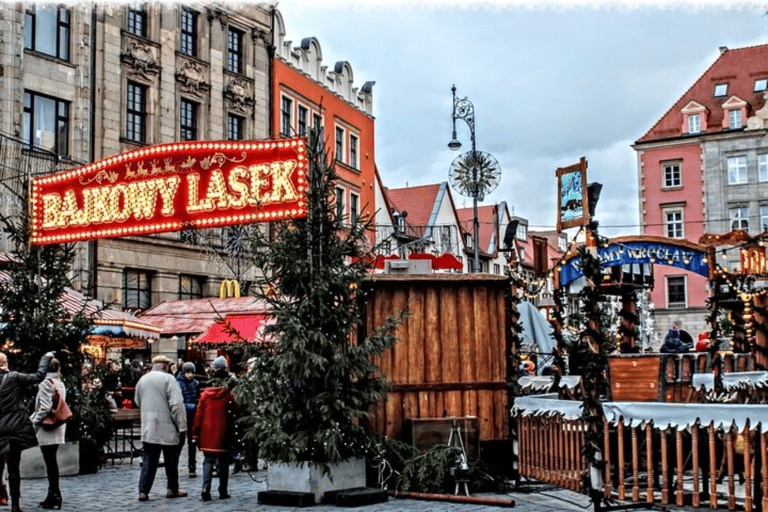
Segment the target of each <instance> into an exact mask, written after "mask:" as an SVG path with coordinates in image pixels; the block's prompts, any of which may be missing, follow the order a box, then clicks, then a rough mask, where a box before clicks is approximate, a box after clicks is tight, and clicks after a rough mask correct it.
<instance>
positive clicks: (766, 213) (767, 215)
mask: <svg viewBox="0 0 768 512" xmlns="http://www.w3.org/2000/svg"><path fill="white" fill-rule="evenodd" d="M760 231H761V232H762V233H765V232H766V231H768V206H761V207H760Z"/></svg>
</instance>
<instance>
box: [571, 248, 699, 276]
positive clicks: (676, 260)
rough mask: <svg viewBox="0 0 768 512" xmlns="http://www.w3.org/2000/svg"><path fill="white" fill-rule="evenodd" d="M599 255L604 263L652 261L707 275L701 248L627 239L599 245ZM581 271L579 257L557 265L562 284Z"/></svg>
mask: <svg viewBox="0 0 768 512" xmlns="http://www.w3.org/2000/svg"><path fill="white" fill-rule="evenodd" d="M598 255H599V257H600V264H601V266H603V267H615V266H617V265H629V264H632V263H635V264H637V263H654V264H657V265H668V266H673V267H677V268H681V269H684V270H688V271H691V272H694V273H696V274H699V275H702V276H705V277H707V276H708V275H709V274H708V267H707V261H706V253H705V252H704V251H702V250H698V249H694V248H692V247H685V246H682V245H676V244H674V243H665V242H657V241H630V240H627V241H622V242H620V243H611V244H609V245H608V246H606V247H601V248H600V249H599V250H598ZM583 275H584V273H583V272H582V268H581V258H580V257H578V256H577V257H575V258H571V259H570V260H567V261H565V262H564V263H563V264H562V265H561V267H560V285H561V286H565V285H567V284H568V283H570V282H572V281H575V280H576V279H578V278H580V277H581V276H583Z"/></svg>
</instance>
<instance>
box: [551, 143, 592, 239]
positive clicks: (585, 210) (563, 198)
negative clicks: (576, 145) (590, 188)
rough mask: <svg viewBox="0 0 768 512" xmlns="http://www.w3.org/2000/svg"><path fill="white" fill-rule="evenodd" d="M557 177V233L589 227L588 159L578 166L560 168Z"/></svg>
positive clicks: (582, 160)
mask: <svg viewBox="0 0 768 512" xmlns="http://www.w3.org/2000/svg"><path fill="white" fill-rule="evenodd" d="M555 175H556V176H557V231H558V232H560V231H562V230H564V229H568V228H572V227H579V226H585V225H587V224H588V223H589V197H588V194H587V159H586V158H584V157H581V160H580V161H579V163H577V164H573V165H569V166H568V167H558V169H557V171H556V172H555ZM571 212H573V213H571Z"/></svg>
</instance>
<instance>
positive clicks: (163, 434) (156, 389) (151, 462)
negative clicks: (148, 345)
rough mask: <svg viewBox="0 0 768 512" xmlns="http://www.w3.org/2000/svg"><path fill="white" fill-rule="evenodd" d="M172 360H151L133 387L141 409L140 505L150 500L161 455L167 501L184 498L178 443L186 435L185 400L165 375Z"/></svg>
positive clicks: (174, 381) (173, 381) (169, 377)
mask: <svg viewBox="0 0 768 512" xmlns="http://www.w3.org/2000/svg"><path fill="white" fill-rule="evenodd" d="M170 366H171V360H170V359H168V358H167V357H165V356H156V357H155V358H154V359H152V370H151V371H150V372H148V373H146V374H145V375H144V376H143V377H141V379H139V382H138V383H137V384H136V394H135V401H136V405H138V406H139V408H140V409H141V444H142V447H143V452H144V455H143V457H142V462H141V475H140V477H139V501H147V500H148V499H149V491H150V490H152V484H153V483H154V481H155V475H156V474H157V467H158V465H159V462H160V453H161V452H162V454H163V461H164V462H165V476H166V478H167V480H168V492H167V493H166V495H165V497H166V498H182V497H184V496H186V495H187V493H186V492H185V491H182V490H181V489H179V441H180V440H182V439H183V437H182V436H184V435H186V431H187V414H186V412H185V409H184V398H183V397H182V396H181V389H180V388H179V385H178V384H177V383H176V379H175V378H174V376H173V375H171V374H170V373H168V370H169V368H170Z"/></svg>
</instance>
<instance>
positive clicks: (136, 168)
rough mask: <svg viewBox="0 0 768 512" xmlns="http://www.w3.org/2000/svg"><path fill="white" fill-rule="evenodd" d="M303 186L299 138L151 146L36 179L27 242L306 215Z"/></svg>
mask: <svg viewBox="0 0 768 512" xmlns="http://www.w3.org/2000/svg"><path fill="white" fill-rule="evenodd" d="M306 189H307V157H306V139H305V138H296V139H284V140H270V141H248V142H244V141H243V142H241V141H238V142H233V141H190V142H178V143H172V144H161V145H157V146H149V147H146V148H141V149H135V150H132V151H128V152H125V153H121V154H119V155H115V156H111V157H108V158H105V159H103V160H99V161H98V162H94V163H91V164H88V165H85V166H83V167H79V168H77V169H72V170H69V171H65V172H62V173H59V174H54V175H49V176H43V177H40V178H36V179H34V180H33V181H32V184H31V196H30V198H31V200H30V209H31V212H30V214H31V220H32V243H34V244H37V245H45V244H53V243H65V242H75V241H79V240H91V239H95V238H115V237H121V236H129V235H146V234H150V233H162V232H168V231H180V230H183V229H199V228H211V227H218V226H229V225H234V224H250V223H254V222H270V221H274V220H283V219H289V218H298V217H304V216H306V210H307V204H306Z"/></svg>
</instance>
